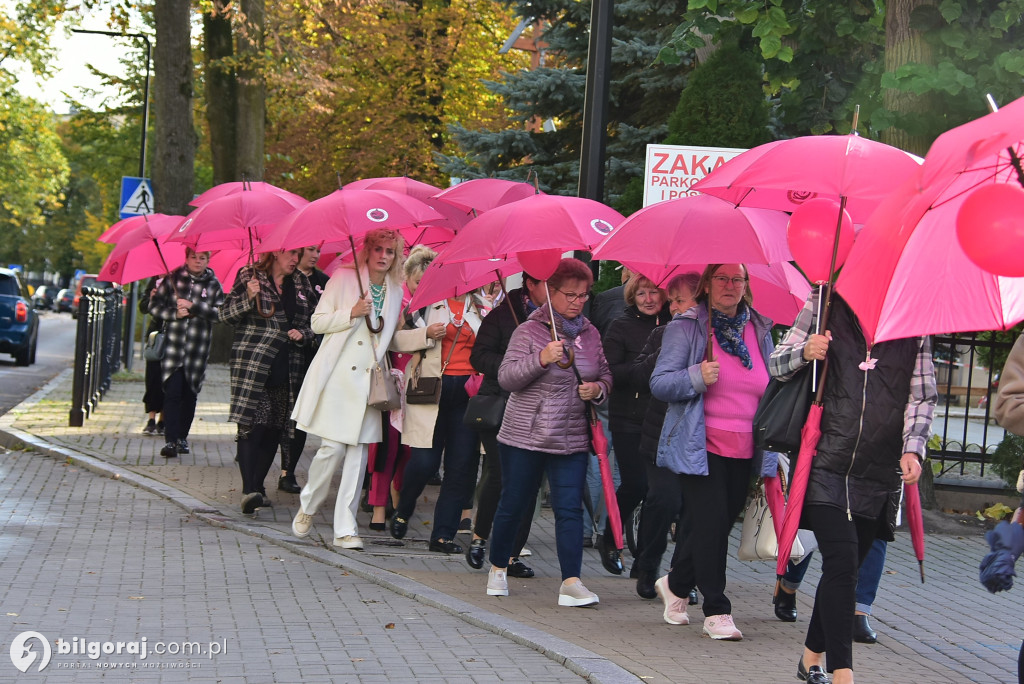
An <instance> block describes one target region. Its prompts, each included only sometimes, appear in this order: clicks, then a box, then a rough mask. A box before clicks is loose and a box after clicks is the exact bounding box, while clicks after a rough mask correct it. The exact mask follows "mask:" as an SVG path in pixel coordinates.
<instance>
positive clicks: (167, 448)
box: [160, 442, 178, 458]
mask: <svg viewBox="0 0 1024 684" xmlns="http://www.w3.org/2000/svg"><path fill="white" fill-rule="evenodd" d="M160 455H161V456H163V457H164V458H177V456H178V445H177V444H176V443H174V442H167V443H166V444H164V448H163V449H161V450H160Z"/></svg>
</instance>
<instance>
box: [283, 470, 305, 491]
mask: <svg viewBox="0 0 1024 684" xmlns="http://www.w3.org/2000/svg"><path fill="white" fill-rule="evenodd" d="M277 490H278V491H279V492H287V493H289V494H298V493H300V492H301V491H302V487H300V486H299V483H298V482H296V481H295V473H288V474H287V475H282V476H281V477H280V479H278V481H277Z"/></svg>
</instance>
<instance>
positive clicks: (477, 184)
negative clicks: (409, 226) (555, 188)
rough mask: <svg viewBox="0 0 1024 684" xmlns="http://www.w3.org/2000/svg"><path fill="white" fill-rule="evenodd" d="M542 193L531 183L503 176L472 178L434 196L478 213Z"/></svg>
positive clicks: (467, 210)
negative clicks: (506, 178) (507, 178)
mask: <svg viewBox="0 0 1024 684" xmlns="http://www.w3.org/2000/svg"><path fill="white" fill-rule="evenodd" d="M543 194H544V193H542V192H541V191H540V190H539V189H538V188H537V187H536V186H535V185H533V184H532V183H524V182H522V181H510V180H505V179H503V178H473V179H471V180H467V181H462V182H461V183H459V184H457V185H453V186H452V187H450V188H446V189H444V190H442V191H441V192H438V193H437V194H435V195H434V198H435V199H439V200H442V201H444V202H446V203H447V204H450V205H452V206H454V207H457V208H459V209H461V210H463V211H465V212H475V213H476V214H477V215H480V214H482V213H484V212H485V211H490V210H491V209H494V208H495V207H500V206H501V205H503V204H508V203H509V202H515V201H517V200H521V199H526V198H527V197H531V196H533V195H543Z"/></svg>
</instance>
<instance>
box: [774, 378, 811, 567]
mask: <svg viewBox="0 0 1024 684" xmlns="http://www.w3.org/2000/svg"><path fill="white" fill-rule="evenodd" d="M819 392H820V390H819ZM821 411H822V407H821V403H820V402H818V401H815V402H814V403H812V404H811V410H810V411H809V412H808V413H807V422H806V423H804V428H803V430H802V431H801V433H800V452H799V453H798V454H797V457H796V468H795V469H794V471H793V474H792V475H791V476H790V483H789V501H788V503H787V504H786V515H785V516H784V517H783V520H782V527H781V529H779V528H777V530H776V531H777V532H778V537H779V559H778V561H777V563H776V566H775V573H776V574H777V575H779V576H782V575H784V574H786V565H787V564H788V563H789V554H790V553H791V552H792V550H793V540H794V539H796V533H797V530H798V529H799V528H800V512H801V511H802V510H803V507H804V496H805V495H806V494H807V479H808V478H809V477H810V474H811V459H812V458H814V454H815V453H816V452H817V449H818V440H819V439H821Z"/></svg>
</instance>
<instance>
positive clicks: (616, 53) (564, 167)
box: [441, 0, 692, 206]
mask: <svg viewBox="0 0 1024 684" xmlns="http://www.w3.org/2000/svg"><path fill="white" fill-rule="evenodd" d="M511 6H512V7H513V9H514V11H515V12H516V14H517V15H518V16H521V17H526V18H534V19H537V20H540V21H542V22H544V24H545V26H546V27H547V28H546V30H545V31H544V34H543V40H544V42H546V43H547V44H548V48H547V52H546V53H545V64H544V65H543V66H541V67H540V68H538V69H535V70H532V71H522V72H519V73H515V74H506V75H505V77H504V79H503V80H502V81H501V82H497V83H490V84H489V87H490V88H491V89H492V90H493V92H495V93H498V94H499V95H501V97H502V98H503V99H504V101H505V104H506V106H507V107H508V108H509V110H510V111H511V112H512V119H513V120H514V121H517V122H518V123H519V124H520V127H519V128H516V129H509V130H486V129H481V128H477V127H475V126H473V124H472V122H462V124H461V125H459V126H455V127H453V129H452V131H453V134H454V136H455V138H456V140H457V141H458V143H459V146H460V148H461V149H462V151H463V153H462V154H461V155H460V156H450V157H442V159H441V163H442V168H443V170H444V171H445V172H446V173H448V174H450V175H452V176H456V177H461V178H482V177H497V178H507V179H511V180H525V178H526V174H527V171H528V170H530V169H533V170H535V171H536V172H537V175H538V178H539V181H540V185H541V189H542V190H544V191H545V192H549V193H556V194H563V195H575V194H576V192H577V189H578V180H579V163H580V144H581V140H582V120H583V98H584V90H585V80H586V62H587V50H588V42H587V41H588V36H589V25H590V9H591V5H590V2H572V1H570V0H542V1H540V2H534V1H530V0H516V1H515V2H513V3H512V5H511ZM685 9H686V1H685V0H622V1H620V2H617V3H616V5H615V26H614V28H613V45H612V58H611V59H612V68H611V80H610V84H609V86H610V87H609V91H610V97H609V102H608V103H607V105H608V122H609V123H608V137H607V147H606V168H605V198H604V200H605V202H606V203H608V204H610V205H612V206H616V205H617V202H618V200H619V197H620V195H621V194H622V193H623V192H624V190H625V189H626V187H627V185H628V184H629V182H630V180H631V179H634V178H638V177H641V176H642V175H643V166H644V159H645V153H646V146H647V144H648V143H657V142H661V141H662V140H663V139H664V138H665V136H666V135H667V132H668V126H667V124H668V118H669V115H670V114H671V113H672V110H673V109H674V107H675V105H676V103H677V102H678V99H679V94H680V92H681V91H682V88H683V85H684V84H685V79H686V76H687V74H688V72H689V71H690V69H691V66H692V62H690V61H687V60H683V61H682V62H681V63H680V64H676V65H668V64H655V63H654V62H655V59H656V57H657V55H658V51H659V49H660V48H661V46H662V45H664V44H665V42H666V41H667V40H668V38H669V37H670V36H671V33H672V30H673V28H674V27H675V25H676V24H677V23H678V20H679V16H680V15H681V13H682V12H683V11H684V10H685ZM535 118H536V120H539V121H547V120H549V119H550V120H552V121H554V123H555V126H556V130H554V131H551V132H530V131H528V130H527V129H526V124H527V122H528V121H530V120H532V119H535Z"/></svg>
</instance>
